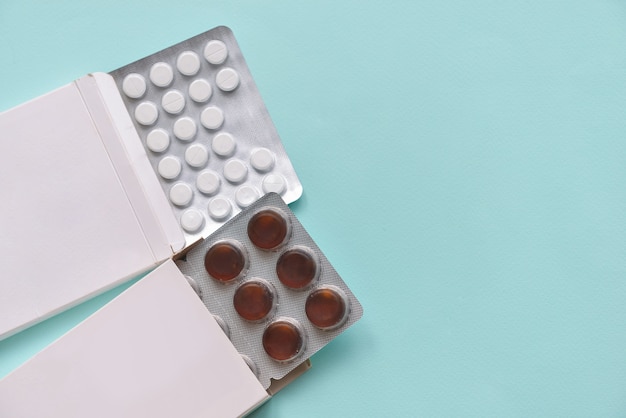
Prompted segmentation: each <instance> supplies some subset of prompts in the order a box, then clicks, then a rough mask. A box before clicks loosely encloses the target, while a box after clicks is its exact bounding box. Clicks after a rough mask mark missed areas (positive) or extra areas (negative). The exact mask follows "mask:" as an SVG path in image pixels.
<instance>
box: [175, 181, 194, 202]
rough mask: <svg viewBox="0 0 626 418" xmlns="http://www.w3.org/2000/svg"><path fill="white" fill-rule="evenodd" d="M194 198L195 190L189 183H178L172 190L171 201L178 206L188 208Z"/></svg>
mask: <svg viewBox="0 0 626 418" xmlns="http://www.w3.org/2000/svg"><path fill="white" fill-rule="evenodd" d="M192 198H193V190H191V186H189V185H188V184H187V183H176V184H175V185H173V186H172V188H171V189H170V200H171V201H172V203H173V204H175V205H176V206H187V205H188V204H189V202H191V199H192Z"/></svg>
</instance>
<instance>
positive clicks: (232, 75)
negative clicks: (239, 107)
mask: <svg viewBox="0 0 626 418" xmlns="http://www.w3.org/2000/svg"><path fill="white" fill-rule="evenodd" d="M215 84H217V87H219V88H220V90H222V91H233V90H235V89H236V88H237V86H238V85H239V73H238V72H237V71H235V70H234V69H232V68H224V69H222V70H220V71H219V72H218V73H217V75H216V76H215Z"/></svg>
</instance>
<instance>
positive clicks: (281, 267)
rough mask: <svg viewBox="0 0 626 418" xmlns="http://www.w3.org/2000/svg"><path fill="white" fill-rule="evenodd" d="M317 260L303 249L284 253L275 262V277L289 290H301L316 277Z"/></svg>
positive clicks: (294, 249)
mask: <svg viewBox="0 0 626 418" xmlns="http://www.w3.org/2000/svg"><path fill="white" fill-rule="evenodd" d="M317 272H318V271H317V260H316V259H315V258H314V257H313V255H312V254H311V253H310V252H309V251H307V250H305V249H304V248H299V247H295V248H292V249H290V250H287V251H285V252H284V253H282V254H281V255H280V257H279V258H278V261H277V262H276V275H277V276H278V279H279V280H280V281H281V283H282V284H284V285H285V286H287V287H289V288H291V289H303V288H305V287H307V286H308V285H309V284H311V282H312V281H313V280H314V279H315V278H316V277H317Z"/></svg>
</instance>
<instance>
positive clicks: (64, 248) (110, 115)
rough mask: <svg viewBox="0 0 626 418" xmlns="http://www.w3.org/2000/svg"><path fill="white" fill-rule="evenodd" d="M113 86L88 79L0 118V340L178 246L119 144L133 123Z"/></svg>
mask: <svg viewBox="0 0 626 418" xmlns="http://www.w3.org/2000/svg"><path fill="white" fill-rule="evenodd" d="M106 77H108V78H109V80H107V79H106ZM96 79H97V82H95V80H96ZM98 83H99V84H98ZM102 86H104V87H102ZM110 89H115V92H117V88H116V87H115V84H114V83H113V81H112V79H110V76H108V75H101V76H99V77H92V76H87V77H85V78H84V79H81V80H78V81H77V82H74V83H71V84H69V85H66V86H64V87H62V88H60V89H58V90H55V91H53V92H51V93H48V94H46V95H44V96H41V97H39V98H37V99H35V100H32V101H30V102H27V103H25V104H23V105H21V106H18V107H16V108H14V109H11V110H8V111H6V112H4V113H1V114H0V138H1V140H2V144H3V150H2V153H0V193H1V194H2V196H3V203H2V205H0V234H1V236H2V239H0V254H1V256H0V257H2V258H1V259H0V339H2V338H5V337H7V336H9V335H11V334H13V333H15V332H17V331H19V330H21V329H24V328H26V327H28V326H30V325H32V324H34V323H36V322H38V321H41V320H43V319H45V318H47V317H49V316H51V315H54V314H55V313H58V312H60V311H62V310H64V309H67V308H68V307H70V306H73V305H76V304H78V303H80V302H82V301H83V300H86V299H88V298H90V297H92V296H94V295H95V294H97V293H101V292H103V291H105V290H107V289H109V288H112V287H114V286H116V285H118V284H120V283H122V282H124V281H125V280H128V279H130V278H132V277H134V276H136V275H137V274H139V273H141V272H143V271H146V270H148V269H149V268H152V267H154V266H155V265H157V264H158V263H160V262H162V261H164V260H165V259H166V258H169V257H171V256H172V255H173V254H174V252H175V251H176V250H177V249H179V248H180V247H181V246H182V243H184V238H183V236H182V232H181V231H180V228H178V227H177V223H176V219H175V218H174V215H173V214H172V212H171V209H169V207H168V210H167V211H164V209H163V207H165V206H166V205H167V201H166V197H165V195H164V193H163V192H162V191H161V190H160V189H159V188H158V187H155V186H154V185H151V184H150V182H149V181H148V182H144V183H142V182H143V181H144V180H143V179H142V180H139V179H138V177H140V176H142V175H143V174H137V173H143V171H145V170H146V168H145V167H147V168H148V169H149V165H148V163H147V161H145V162H143V165H142V162H141V161H139V160H138V158H137V157H136V156H133V157H132V158H133V159H130V157H129V155H131V153H129V150H128V148H124V147H122V146H121V145H120V144H122V143H123V142H124V141H127V140H128V137H129V136H132V131H130V130H129V128H128V127H129V126H132V124H131V123H130V121H124V120H123V117H120V113H121V112H122V111H123V112H124V113H125V112H126V110H125V109H124V107H123V103H122V102H121V99H120V98H119V93H117V94H118V102H115V100H113V99H112V98H111V97H114V95H112V93H111V92H110V91H108V90H110ZM105 98H106V100H105ZM118 106H119V109H121V111H120V110H116V108H117V107H118ZM126 118H127V119H128V116H126ZM120 121H121V122H120ZM116 123H120V125H119V127H116V125H115V124H116ZM134 135H135V137H136V138H135V140H136V141H139V138H138V137H137V134H136V132H135V133H134ZM138 146H140V144H139V145H138ZM133 164H136V166H135V167H136V168H133V167H132V165H133ZM144 166H145V167H144ZM152 176H153V177H154V176H155V175H154V174H153V173H152ZM152 181H153V182H156V179H153V180H152ZM157 186H158V185H157ZM155 189H156V191H155ZM172 224H175V225H176V229H174V228H173V227H171V225H172Z"/></svg>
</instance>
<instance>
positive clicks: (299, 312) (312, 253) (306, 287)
mask: <svg viewBox="0 0 626 418" xmlns="http://www.w3.org/2000/svg"><path fill="white" fill-rule="evenodd" d="M177 265H178V266H179V268H180V270H181V271H182V272H183V273H184V274H185V275H186V276H187V277H188V279H189V281H190V282H191V283H192V287H194V288H195V289H196V292H197V293H198V294H199V295H200V297H201V298H202V301H203V302H204V304H205V305H206V306H207V308H208V310H209V311H210V312H211V313H212V314H213V315H215V317H216V320H217V322H218V323H219V324H220V325H221V327H222V328H223V330H224V333H225V334H226V335H228V336H229V338H230V340H231V341H232V343H233V345H234V346H235V347H236V348H237V350H239V352H240V353H241V354H242V355H243V356H244V358H245V359H246V361H247V362H248V364H249V365H250V368H251V369H252V370H253V371H254V373H255V374H256V375H257V376H258V378H259V380H260V382H261V384H262V385H263V387H265V388H267V387H269V385H270V383H271V379H274V380H276V379H281V378H282V377H283V376H285V375H286V374H287V373H289V372H290V371H291V370H293V369H294V368H295V367H297V366H298V365H299V364H300V363H301V362H302V361H303V360H304V359H307V358H309V357H310V356H311V355H313V354H314V353H315V352H317V351H318V350H320V349H321V348H322V347H323V346H325V345H326V344H327V343H328V342H330V340H332V339H333V338H334V337H336V336H337V335H339V334H340V333H341V332H343V331H344V330H345V329H346V328H348V327H349V326H350V325H352V324H353V323H354V322H356V321H357V320H358V319H359V318H360V317H361V316H362V314H363V309H362V307H361V305H360V303H359V301H358V300H357V299H356V297H355V296H354V295H353V294H352V292H351V291H350V289H349V288H348V287H347V286H346V284H345V283H344V282H343V280H342V279H341V277H340V276H339V275H338V274H337V272H336V271H335V269H334V268H333V267H332V266H331V264H330V263H329V261H328V260H327V259H326V257H325V256H324V254H323V253H322V252H321V251H320V249H319V247H318V246H317V245H316V244H315V242H314V241H313V239H312V238H311V237H310V236H309V234H308V233H307V232H306V231H305V230H304V228H303V227H302V225H301V224H300V223H299V222H298V220H297V219H296V217H295V216H294V214H293V213H292V212H291V210H290V209H289V208H288V206H287V205H286V204H285V203H284V202H283V200H282V199H281V198H280V196H278V195H277V194H275V193H271V194H268V195H266V196H264V197H262V198H261V199H259V200H258V201H257V202H255V203H253V204H252V205H251V206H249V207H248V208H247V209H246V210H244V211H243V212H241V213H240V214H239V215H237V216H236V217H235V218H233V219H232V220H230V221H229V222H228V223H226V224H225V225H224V226H223V227H222V228H220V229H219V230H218V231H216V232H215V233H214V234H212V235H211V236H210V237H209V238H208V239H206V240H205V241H203V242H202V243H200V244H199V245H198V246H196V247H194V248H193V249H191V250H190V251H189V252H188V253H187V254H186V257H185V259H184V260H178V261H177Z"/></svg>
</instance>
